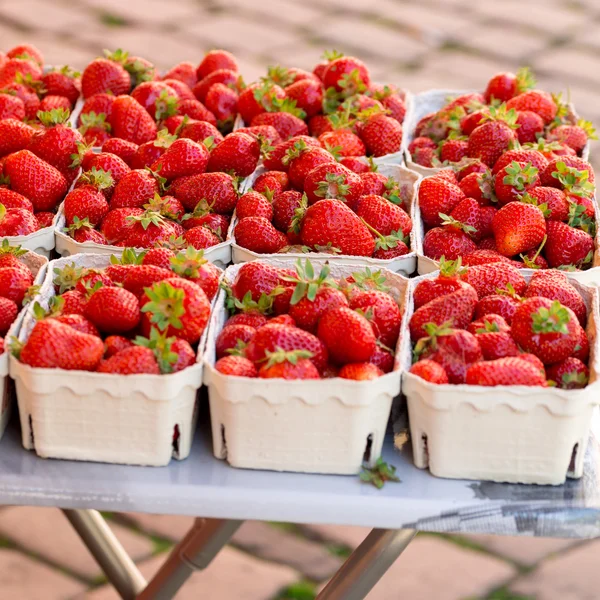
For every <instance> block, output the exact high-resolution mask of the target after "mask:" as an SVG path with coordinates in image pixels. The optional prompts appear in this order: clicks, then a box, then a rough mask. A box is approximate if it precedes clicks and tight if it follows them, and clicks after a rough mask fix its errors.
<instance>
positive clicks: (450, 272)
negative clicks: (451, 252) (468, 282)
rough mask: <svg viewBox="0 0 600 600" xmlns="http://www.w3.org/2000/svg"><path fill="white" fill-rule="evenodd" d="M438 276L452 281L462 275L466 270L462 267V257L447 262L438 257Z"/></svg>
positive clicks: (445, 259)
mask: <svg viewBox="0 0 600 600" xmlns="http://www.w3.org/2000/svg"><path fill="white" fill-rule="evenodd" d="M439 262H440V276H441V277H446V278H450V279H454V278H455V277H457V276H458V275H464V274H465V273H466V272H467V268H466V267H463V266H462V257H460V256H459V257H458V258H457V259H456V260H448V259H447V258H446V257H445V256H444V255H442V256H440V261H439Z"/></svg>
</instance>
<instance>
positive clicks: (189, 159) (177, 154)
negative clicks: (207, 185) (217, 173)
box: [151, 139, 209, 181]
mask: <svg viewBox="0 0 600 600" xmlns="http://www.w3.org/2000/svg"><path fill="white" fill-rule="evenodd" d="M208 163H209V153H208V150H207V149H206V147H205V146H204V145H203V144H197V143H196V142H193V141H192V140H188V139H181V140H176V141H174V142H173V143H172V144H171V146H169V148H168V149H167V150H166V151H165V153H164V154H163V155H162V156H161V157H160V158H159V159H158V160H157V161H156V162H155V163H154V164H153V165H152V167H151V168H152V171H154V172H156V173H157V174H158V175H160V176H161V177H164V178H165V179H166V180H167V181H172V180H173V179H177V178H179V177H186V176H188V175H199V174H201V173H204V171H205V170H206V166H207V165H208Z"/></svg>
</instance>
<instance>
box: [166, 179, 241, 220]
mask: <svg viewBox="0 0 600 600" xmlns="http://www.w3.org/2000/svg"><path fill="white" fill-rule="evenodd" d="M177 183H178V182H177V181H176V182H174V184H173V185H172V186H171V189H170V192H171V193H172V194H173V195H174V196H175V197H176V198H177V199H178V200H180V201H181V203H182V204H183V206H184V207H185V208H186V209H187V210H194V208H195V207H196V204H197V203H198V200H199V199H202V198H204V199H205V200H206V201H207V202H208V204H209V206H211V209H212V210H213V212H216V213H218V214H231V213H233V211H234V209H235V206H236V203H237V200H238V196H237V187H236V183H235V181H234V179H233V177H232V176H231V175H228V174H227V173H203V174H201V175H193V176H191V177H186V178H185V180H184V179H181V180H180V183H179V185H175V184H177Z"/></svg>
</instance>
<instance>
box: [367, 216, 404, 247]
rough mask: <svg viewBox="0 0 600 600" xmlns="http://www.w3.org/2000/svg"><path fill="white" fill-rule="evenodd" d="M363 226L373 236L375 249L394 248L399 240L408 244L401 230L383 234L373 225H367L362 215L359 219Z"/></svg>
mask: <svg viewBox="0 0 600 600" xmlns="http://www.w3.org/2000/svg"><path fill="white" fill-rule="evenodd" d="M360 220H361V221H362V222H363V224H364V225H365V227H366V228H367V229H368V230H369V231H370V232H371V233H372V234H373V235H374V236H375V238H376V239H375V250H390V249H391V248H396V247H397V246H398V244H399V243H400V242H403V243H404V244H406V245H407V246H408V245H409V241H410V240H409V238H408V236H405V235H404V232H403V231H402V230H398V231H392V232H391V233H390V234H389V235H383V234H382V233H380V232H379V231H377V229H375V227H372V226H371V225H369V224H368V223H367V222H366V221H365V220H364V219H363V218H362V217H361V219H360Z"/></svg>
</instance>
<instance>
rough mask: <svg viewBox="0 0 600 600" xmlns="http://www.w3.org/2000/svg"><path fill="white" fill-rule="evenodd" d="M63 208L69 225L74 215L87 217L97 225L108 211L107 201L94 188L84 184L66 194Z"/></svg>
mask: <svg viewBox="0 0 600 600" xmlns="http://www.w3.org/2000/svg"><path fill="white" fill-rule="evenodd" d="M63 210H64V213H65V218H66V220H67V225H71V224H72V223H73V222H74V219H75V217H77V218H78V219H80V220H81V219H87V220H88V222H89V223H90V224H91V225H97V224H98V223H100V221H101V220H102V219H103V218H104V217H105V216H106V214H107V213H108V202H106V199H105V198H104V196H103V194H102V193H101V192H99V191H98V190H97V189H96V188H94V187H93V186H91V185H84V186H82V187H78V188H75V189H74V190H73V191H71V192H69V193H68V194H67V196H66V197H65V201H64V205H63Z"/></svg>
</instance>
